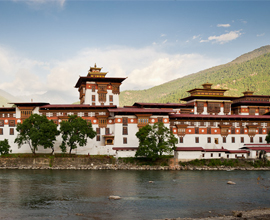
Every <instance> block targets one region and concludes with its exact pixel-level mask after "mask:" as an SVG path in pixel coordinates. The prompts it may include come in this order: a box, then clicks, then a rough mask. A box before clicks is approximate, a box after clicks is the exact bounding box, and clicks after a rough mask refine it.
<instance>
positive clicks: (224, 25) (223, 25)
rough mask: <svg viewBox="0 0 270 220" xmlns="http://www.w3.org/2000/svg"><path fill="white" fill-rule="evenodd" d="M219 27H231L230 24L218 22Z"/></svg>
mask: <svg viewBox="0 0 270 220" xmlns="http://www.w3.org/2000/svg"><path fill="white" fill-rule="evenodd" d="M217 27H226V28H227V27H231V25H230V24H218V25H217Z"/></svg>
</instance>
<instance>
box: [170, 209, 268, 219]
mask: <svg viewBox="0 0 270 220" xmlns="http://www.w3.org/2000/svg"><path fill="white" fill-rule="evenodd" d="M209 214H210V213H209ZM241 219H243V220H269V219H270V208H265V209H254V210H249V211H232V215H231V216H213V217H206V218H173V219H170V218H166V220H241Z"/></svg>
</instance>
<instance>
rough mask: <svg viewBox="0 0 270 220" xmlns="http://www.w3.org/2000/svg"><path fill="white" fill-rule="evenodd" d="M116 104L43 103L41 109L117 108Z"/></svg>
mask: <svg viewBox="0 0 270 220" xmlns="http://www.w3.org/2000/svg"><path fill="white" fill-rule="evenodd" d="M116 107H117V106H116V105H72V104H69V105H61V104H60V105H43V106H42V107H40V109H41V110H50V109H104V108H105V109H106V108H116Z"/></svg>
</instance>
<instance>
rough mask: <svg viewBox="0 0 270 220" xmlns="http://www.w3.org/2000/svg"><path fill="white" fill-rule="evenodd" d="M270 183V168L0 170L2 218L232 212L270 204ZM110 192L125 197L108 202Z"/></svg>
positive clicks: (147, 216)
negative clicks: (263, 169)
mask: <svg viewBox="0 0 270 220" xmlns="http://www.w3.org/2000/svg"><path fill="white" fill-rule="evenodd" d="M258 177H260V181H259V184H258V182H257V178H258ZM261 179H263V180H261ZM229 180H231V181H234V182H236V185H228V184H226V183H227V181H229ZM149 181H153V183H149ZM268 186H270V172H269V171H230V172H228V171H121V170H117V171H112V170H98V171H94V170H84V171H83V170H82V171H80V170H79V171H78V170H0V219H38V220H39V219H94V220H98V219H160V218H177V217H203V216H211V215H218V214H230V213H231V210H248V209H255V208H260V207H270V194H269V193H270V191H269V190H268ZM110 195H117V196H121V198H122V199H121V200H109V199H108V196H110ZM209 211H211V213H210V212H209Z"/></svg>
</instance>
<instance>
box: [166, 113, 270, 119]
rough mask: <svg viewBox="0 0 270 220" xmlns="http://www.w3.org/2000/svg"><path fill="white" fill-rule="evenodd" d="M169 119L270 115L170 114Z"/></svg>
mask: <svg viewBox="0 0 270 220" xmlns="http://www.w3.org/2000/svg"><path fill="white" fill-rule="evenodd" d="M170 118H204V119H205V118H209V119H210V118H215V119H236V118H239V119H254V118H256V119H270V115H202V114H197V115H195V114H171V115H170Z"/></svg>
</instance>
